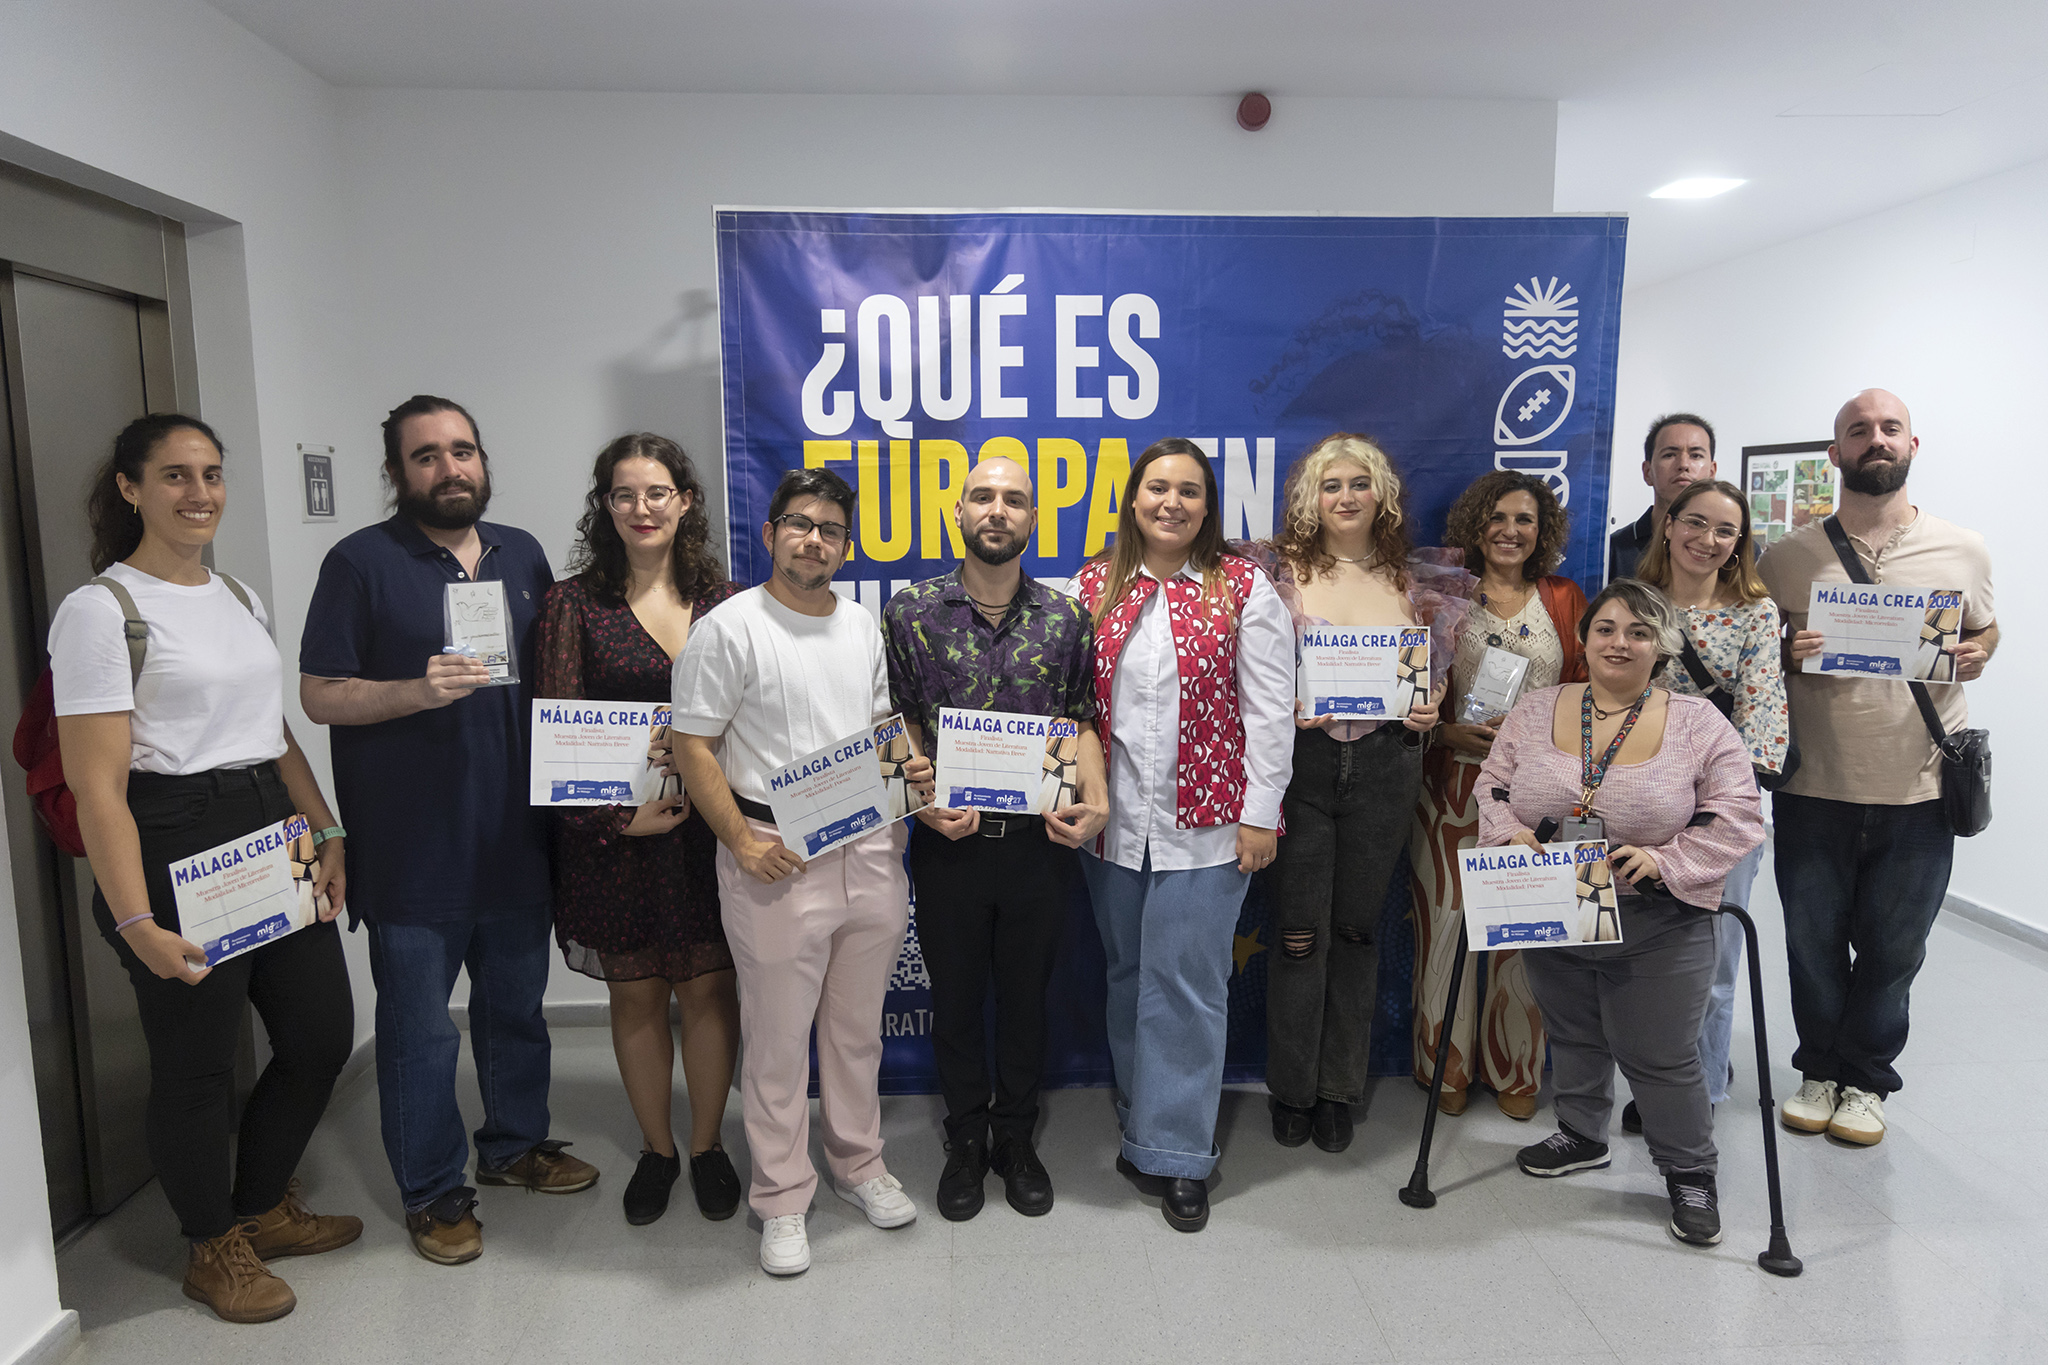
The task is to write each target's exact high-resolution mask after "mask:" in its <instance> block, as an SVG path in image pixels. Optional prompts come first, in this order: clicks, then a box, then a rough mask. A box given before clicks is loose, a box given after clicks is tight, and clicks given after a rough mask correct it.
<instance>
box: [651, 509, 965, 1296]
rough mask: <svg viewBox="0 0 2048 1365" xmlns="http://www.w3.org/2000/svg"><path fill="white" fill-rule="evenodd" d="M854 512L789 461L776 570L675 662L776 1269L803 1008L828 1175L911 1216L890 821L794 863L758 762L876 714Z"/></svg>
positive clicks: (878, 699) (880, 1221)
mask: <svg viewBox="0 0 2048 1365" xmlns="http://www.w3.org/2000/svg"><path fill="white" fill-rule="evenodd" d="M853 510H854V496H853V490H852V489H851V488H849V487H847V485H846V481H845V480H844V479H841V478H840V477H839V476H838V475H837V474H834V473H832V472H831V471H830V470H824V469H800V470H792V471H790V472H789V473H788V474H786V475H784V476H783V479H782V482H781V484H780V485H778V486H777V488H776V490H775V496H774V498H773V499H772V501H771V502H770V503H769V517H768V521H767V522H766V524H764V525H763V526H762V528H761V538H762V541H763V542H764V543H765V544H766V545H767V547H768V550H769V552H770V553H771V554H772V555H773V556H774V561H775V571H774V573H773V575H772V576H771V577H770V578H769V581H768V582H767V583H765V584H763V585H762V586H760V587H757V588H750V589H748V590H747V591H746V592H743V593H741V594H740V595H739V596H737V597H734V598H731V599H729V600H728V601H727V602H726V603H725V604H724V605H723V606H721V607H720V608H719V609H718V610H717V611H716V612H715V613H713V614H712V615H709V616H707V617H705V618H704V619H703V620H702V621H701V622H699V623H698V624H697V625H696V627H695V628H694V629H692V630H691V632H690V638H689V642H688V643H687V644H685V645H684V647H683V652H682V653H681V654H680V655H678V656H677V658H676V665H675V687H674V690H675V697H674V700H675V722H674V724H675V733H676V735H677V737H678V742H677V745H676V758H677V762H678V766H679V767H680V768H681V770H682V775H683V782H684V785H685V786H686V787H687V788H688V790H689V794H690V800H691V801H692V802H694V803H695V804H696V807H697V809H698V811H699V812H701V813H702V814H703V816H704V819H705V821H706V822H707V823H708V824H710V826H711V828H712V830H713V831H714V832H716V833H717V835H718V842H719V844H720V848H719V850H718V891H719V900H720V905H721V912H722V915H723V918H724V921H725V934H726V939H727V941H728V942H729V943H730V944H731V947H732V956H733V965H734V966H735V967H736V968H737V969H738V972H739V993H740V1035H741V1037H742V1038H743V1039H744V1040H745V1044H746V1046H745V1048H744V1050H743V1052H742V1057H743V1062H742V1066H741V1071H740V1101H741V1107H742V1111H743V1112H744V1114H745V1116H746V1125H747V1147H748V1149H749V1151H750V1152H751V1153H752V1157H753V1180H752V1187H751V1189H750V1190H749V1193H748V1203H749V1205H750V1206H751V1207H752V1208H753V1210H754V1212H755V1214H756V1215H757V1216H759V1218H760V1219H761V1268H762V1269H763V1270H766V1271H767V1272H768V1273H769V1274H771V1275H796V1274H800V1273H802V1272H803V1271H804V1270H806V1269H808V1268H809V1266H810V1264H811V1251H810V1242H809V1239H808V1237H807V1236H806V1234H805V1232H804V1214H805V1211H806V1210H807V1209H809V1207H810V1203H811V1196H812V1194H813V1192H814V1191H815V1190H816V1189H817V1184H818V1174H817V1170H816V1168H815V1167H814V1166H812V1164H811V1158H810V1102H809V1099H808V1090H809V1082H810V1032H811V1025H812V1023H813V1021H815V1022H816V1024H817V1030H818V1096H819V1101H820V1104H819V1108H820V1111H821V1115H822V1117H823V1119H824V1123H825V1159H826V1164H827V1165H829V1166H830V1167H831V1170H832V1180H833V1187H834V1188H835V1189H836V1190H837V1191H838V1193H839V1195H840V1197H842V1198H844V1199H846V1200H848V1201H849V1202H851V1203H853V1204H856V1205H858V1206H859V1207H860V1208H861V1209H862V1211H863V1212H865V1213H866V1214H867V1217H868V1221H869V1222H871V1223H873V1224H874V1225H875V1226H876V1227H882V1228H893V1227H901V1226H903V1225H904V1224H905V1223H908V1222H910V1221H912V1220H913V1219H915V1218H916V1217H917V1206H916V1205H914V1204H913V1203H911V1201H910V1197H909V1196H908V1195H906V1194H904V1193H903V1186H902V1185H901V1184H900V1183H898V1181H897V1179H896V1177H894V1176H892V1175H890V1174H889V1172H888V1170H887V1168H886V1167H884V1166H883V1164H882V1111H881V1100H880V1096H879V1094H878V1093H877V1090H876V1077H877V1074H878V1072H879V1070H880V1067H881V1061H882V1037H881V1021H882V1000H883V996H884V995H885V994H886V992H887V990H888V985H889V972H890V970H891V968H892V967H893V966H894V965H895V962H896V956H897V952H898V950H899V949H900V948H901V947H902V944H903V931H904V926H905V925H906V924H907V922H908V921H909V917H910V886H909V881H908V878H907V877H906V876H905V875H904V870H903V848H904V843H905V839H906V832H905V829H904V826H903V824H902V823H901V822H900V821H898V822H894V823H891V824H889V825H888V826H886V827H885V828H882V829H879V830H876V831H875V832H874V833H872V834H869V835H868V836H866V837H865V838H862V839H857V840H855V841H854V842H852V843H849V844H843V845H841V846H840V847H839V848H837V849H834V850H832V851H830V852H828V853H825V854H822V855H820V856H818V857H816V858H813V859H811V860H810V861H809V862H808V863H806V862H805V861H804V860H803V859H801V858H799V857H798V856H797V855H796V854H795V853H793V852H791V851H790V850H789V849H788V848H786V847H785V846H784V845H783V844H782V842H781V836H780V835H779V833H778V832H777V830H776V827H775V824H774V812H773V811H772V810H770V808H769V806H768V804H767V801H768V787H767V781H766V774H767V773H769V772H771V771H773V770H775V769H777V768H781V767H783V766H785V765H787V764H788V763H790V762H791V761H792V760H794V759H796V758H798V757H801V756H802V755H804V754H808V753H811V752H813V751H815V750H818V749H822V748H824V747H825V746H826V745H828V744H831V743H832V742H834V741H835V740H839V739H843V738H845V737H846V736H848V735H851V734H853V733H855V732H856V731H859V730H861V729H863V728H864V727H866V726H869V725H872V724H874V723H875V722H876V721H878V720H881V719H884V718H885V717H887V716H888V715H889V714H890V710H889V680H888V672H887V668H886V665H885V663H884V660H883V653H882V635H881V631H880V630H879V629H878V628H877V627H876V625H875V622H874V618H873V617H871V616H869V615H868V613H867V612H866V611H865V610H864V609H862V608H861V607H859V606H858V605H856V604H855V603H853V602H851V601H848V600H847V599H845V598H843V597H840V596H839V595H838V594H837V593H835V592H833V591H832V575H833V574H835V573H837V572H838V571H839V566H840V565H841V564H843V563H844V562H845V561H846V556H847V552H848V550H849V548H850V546H851V539H852V526H853ZM905 776H906V777H907V778H908V779H909V780H910V782H911V783H912V784H914V785H917V786H920V787H925V788H929V785H930V782H931V763H930V761H929V760H927V759H925V758H922V757H918V758H913V759H911V760H910V762H909V764H908V765H907V767H906V769H905ZM927 795H928V792H927Z"/></svg>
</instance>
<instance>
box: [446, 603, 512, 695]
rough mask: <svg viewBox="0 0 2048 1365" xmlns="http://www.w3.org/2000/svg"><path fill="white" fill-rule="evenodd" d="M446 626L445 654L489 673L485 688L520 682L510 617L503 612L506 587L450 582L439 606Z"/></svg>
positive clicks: (509, 614) (507, 613) (506, 612)
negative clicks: (472, 661) (489, 677)
mask: <svg viewBox="0 0 2048 1365" xmlns="http://www.w3.org/2000/svg"><path fill="white" fill-rule="evenodd" d="M442 612H443V623H444V624H445V625H446V626H447V627H448V647H447V650H446V651H445V652H447V653H451V654H461V655H463V656H465V657H467V658H471V659H475V660H476V661H477V662H478V663H480V664H482V665H483V666H484V667H485V668H486V669H488V670H489V671H490V675H491V680H490V681H489V682H487V683H485V684H484V686H486V687H503V686H505V685H507V684H510V683H516V682H518V681H519V660H518V657H517V656H516V655H514V654H513V652H512V617H511V613H510V612H508V611H507V610H506V609H505V585H504V584H503V583H500V582H498V581H497V580H495V579H490V580H485V581H481V582H468V583H450V584H449V585H448V596H447V600H446V601H445V602H444V603H443V604H442Z"/></svg>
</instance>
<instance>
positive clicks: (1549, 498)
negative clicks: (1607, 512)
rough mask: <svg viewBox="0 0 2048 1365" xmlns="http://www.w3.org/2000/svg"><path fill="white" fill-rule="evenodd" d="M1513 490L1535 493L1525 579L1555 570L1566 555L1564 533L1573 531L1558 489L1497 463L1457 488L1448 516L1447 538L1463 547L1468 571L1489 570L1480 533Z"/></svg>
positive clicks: (1454, 545)
mask: <svg viewBox="0 0 2048 1365" xmlns="http://www.w3.org/2000/svg"><path fill="white" fill-rule="evenodd" d="M1510 493H1527V494H1528V495H1529V496H1530V497H1532V498H1534V499H1536V548H1535V549H1534V550H1531V551H1530V552H1529V557H1528V558H1527V559H1525V560H1523V561H1522V578H1523V580H1524V581H1525V582H1529V583H1534V582H1535V581H1536V580H1537V579H1539V578H1541V577H1543V576H1544V575H1545V574H1549V573H1554V572H1556V570H1557V566H1558V564H1559V563H1561V562H1562V561H1563V559H1564V542H1565V537H1566V536H1567V535H1569V534H1570V533H1571V521H1570V518H1569V517H1568V516H1567V514H1566V512H1565V510H1564V508H1562V507H1560V506H1558V503H1557V495H1556V494H1554V493H1552V492H1551V491H1550V485H1549V484H1547V483H1545V482H1544V481H1543V480H1541V479H1539V478H1537V477H1536V476H1535V475H1534V474H1522V473H1518V472H1517V471H1515V470H1512V469H1496V470H1494V471H1492V472H1491V473H1488V474H1482V475H1480V476H1479V477H1478V478H1476V479H1474V480H1473V481H1472V486H1471V487H1470V488H1467V489H1466V490H1465V491H1464V492H1462V493H1460V494H1458V500H1457V501H1456V502H1454V503H1452V504H1451V510H1450V513H1449V515H1447V516H1446V517H1445V518H1444V544H1445V545H1446V546H1448V547H1450V548H1451V549H1454V550H1463V551H1464V552H1465V570H1466V572H1468V573H1475V574H1476V573H1483V572H1485V570H1486V552H1485V551H1484V550H1482V549H1481V548H1480V539H1481V537H1483V536H1484V535H1485V534H1486V522H1487V519H1488V518H1489V517H1491V516H1492V515H1493V509H1494V508H1495V507H1497V506H1498V505H1499V504H1500V500H1501V499H1502V498H1504V497H1506V496H1507V495H1508V494H1510Z"/></svg>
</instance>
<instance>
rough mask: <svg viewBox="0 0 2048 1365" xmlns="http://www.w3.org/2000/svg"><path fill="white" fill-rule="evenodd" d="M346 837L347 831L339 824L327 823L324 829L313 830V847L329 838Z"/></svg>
mask: <svg viewBox="0 0 2048 1365" xmlns="http://www.w3.org/2000/svg"><path fill="white" fill-rule="evenodd" d="M347 837H348V831H347V830H345V829H343V828H342V827H341V826H340V825H329V826H328V827H327V828H326V829H316V830H314V831H313V847H314V848H318V847H320V845H322V844H324V843H326V842H327V841H328V840H329V839H346V838H347Z"/></svg>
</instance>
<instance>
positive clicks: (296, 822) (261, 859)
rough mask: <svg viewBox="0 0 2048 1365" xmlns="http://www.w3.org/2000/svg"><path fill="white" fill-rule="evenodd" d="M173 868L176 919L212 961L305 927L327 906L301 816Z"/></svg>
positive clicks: (209, 962)
mask: <svg viewBox="0 0 2048 1365" xmlns="http://www.w3.org/2000/svg"><path fill="white" fill-rule="evenodd" d="M170 871H171V890H172V894H173V895H174V896H175V897H176V898H177V904H178V923H179V925H180V926H181V927H182V928H183V930H184V933H185V937H187V938H189V939H191V940H192V941H193V942H194V943H196V944H198V945H199V946H200V947H201V948H203V949H205V951H206V965H207V966H209V967H215V966H219V965H220V964H221V963H222V962H225V961H226V960H227V959H229V958H231V957H234V956H237V955H238V954H241V953H246V952H248V951H249V950H250V949H251V948H260V947H262V946H263V945H264V944H266V943H269V942H271V941H272V940H274V939H279V938H282V937H284V936H285V935H286V934H289V933H292V932H294V931H296V930H299V929H303V928H305V927H306V926H307V925H309V924H312V923H313V922H314V921H315V920H316V919H318V918H320V917H321V915H322V913H323V912H324V911H325V910H326V908H327V907H326V904H325V900H326V898H325V897H324V896H319V895H316V894H315V891H314V882H315V878H316V875H317V859H316V858H315V856H314V853H313V838H312V834H311V832H310V831H309V829H308V827H307V823H306V817H305V816H303V815H294V816H292V817H291V818H290V819H288V820H280V821H278V822H277V823H276V824H274V825H268V826H266V827H264V828H263V829H259V830H254V831H252V832H250V833H248V834H244V835H241V836H240V837H238V838H234V839H230V840H228V841H227V842H226V843H224V844H221V845H219V846H217V847H215V848H209V849H207V850H206V851H205V852H203V853H196V854H194V855H193V856H192V857H190V858H181V859H179V860H178V861H177V862H175V863H172V864H171V868H170Z"/></svg>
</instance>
